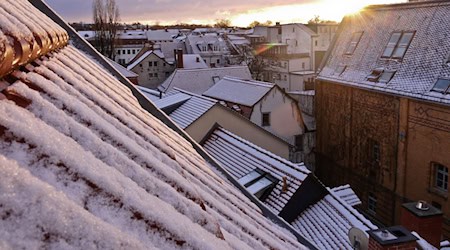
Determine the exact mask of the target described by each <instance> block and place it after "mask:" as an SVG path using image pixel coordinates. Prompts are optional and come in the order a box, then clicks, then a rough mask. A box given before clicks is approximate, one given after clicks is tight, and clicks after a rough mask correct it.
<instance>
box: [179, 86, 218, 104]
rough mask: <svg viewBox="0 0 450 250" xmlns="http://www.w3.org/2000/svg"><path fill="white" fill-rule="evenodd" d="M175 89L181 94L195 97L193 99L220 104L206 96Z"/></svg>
mask: <svg viewBox="0 0 450 250" xmlns="http://www.w3.org/2000/svg"><path fill="white" fill-rule="evenodd" d="M173 89H174V90H177V91H179V92H182V93H184V94H187V95H190V96H193V97H198V98H201V99H204V100H207V101H211V102H214V103H218V102H219V101H218V100H216V99H213V98H210V97H207V96H204V95H199V94H195V93H192V92H190V91H187V90H184V89H180V88H178V87H174V88H173Z"/></svg>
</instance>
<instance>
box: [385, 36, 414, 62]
mask: <svg viewBox="0 0 450 250" xmlns="http://www.w3.org/2000/svg"><path fill="white" fill-rule="evenodd" d="M413 37H414V32H394V33H392V35H391V38H390V39H389V42H388V44H387V45H386V48H385V49H384V52H383V55H382V56H381V57H383V58H400V59H401V58H403V56H404V55H405V53H406V50H407V49H408V47H409V45H410V44H411V41H412V39H413Z"/></svg>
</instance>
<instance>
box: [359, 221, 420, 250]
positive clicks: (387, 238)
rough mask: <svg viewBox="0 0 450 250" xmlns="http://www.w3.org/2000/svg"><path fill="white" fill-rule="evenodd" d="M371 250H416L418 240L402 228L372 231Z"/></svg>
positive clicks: (370, 236)
mask: <svg viewBox="0 0 450 250" xmlns="http://www.w3.org/2000/svg"><path fill="white" fill-rule="evenodd" d="M367 233H368V234H369V249H376V250H394V249H402V250H415V249H416V248H417V242H416V241H417V240H418V239H417V238H416V237H415V236H414V235H413V234H411V232H409V231H408V230H407V229H406V228H404V227H402V226H393V227H388V228H381V229H375V230H370V231H368V232H367Z"/></svg>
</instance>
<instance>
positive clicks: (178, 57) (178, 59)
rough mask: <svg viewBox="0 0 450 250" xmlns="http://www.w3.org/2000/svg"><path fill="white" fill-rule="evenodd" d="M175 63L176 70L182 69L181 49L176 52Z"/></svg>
mask: <svg viewBox="0 0 450 250" xmlns="http://www.w3.org/2000/svg"><path fill="white" fill-rule="evenodd" d="M176 62H177V68H179V69H182V68H183V50H182V49H178V50H177V57H176Z"/></svg>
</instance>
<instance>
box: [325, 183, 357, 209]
mask: <svg viewBox="0 0 450 250" xmlns="http://www.w3.org/2000/svg"><path fill="white" fill-rule="evenodd" d="M331 191H332V192H333V193H334V194H335V195H337V196H338V197H339V198H341V199H342V200H344V201H345V202H347V204H349V205H350V206H352V207H354V206H356V205H360V204H361V200H360V199H359V198H358V196H357V195H356V194H355V191H353V189H352V188H351V187H350V185H348V184H347V185H342V186H339V187H334V188H332V189H331Z"/></svg>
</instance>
